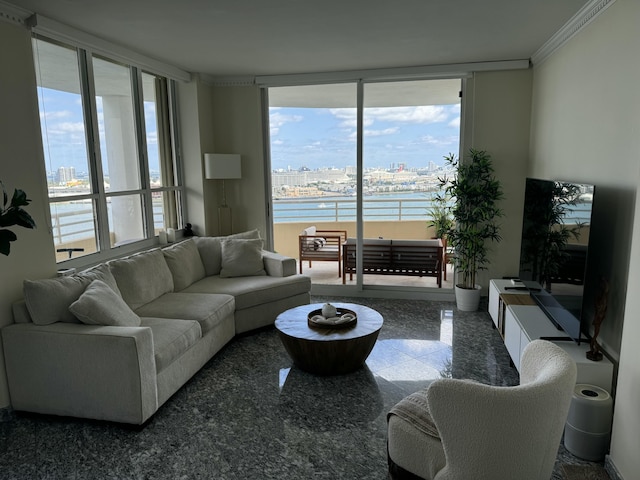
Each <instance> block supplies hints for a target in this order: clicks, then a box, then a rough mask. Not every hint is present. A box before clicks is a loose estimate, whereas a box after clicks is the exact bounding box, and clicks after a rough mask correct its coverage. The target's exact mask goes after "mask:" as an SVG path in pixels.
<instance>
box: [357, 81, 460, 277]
mask: <svg viewBox="0 0 640 480" xmlns="http://www.w3.org/2000/svg"><path fill="white" fill-rule="evenodd" d="M363 88H364V92H363V129H362V142H363V149H362V150H363V153H362V158H363V178H362V191H363V195H364V201H363V212H362V218H363V222H364V235H363V237H364V241H363V247H362V248H363V260H362V262H363V266H364V268H365V269H367V270H370V271H371V272H372V273H371V274H366V275H364V276H363V282H364V284H375V285H401V286H403V287H424V288H441V287H442V285H443V284H442V280H443V277H444V271H443V267H444V266H445V265H444V264H443V261H442V258H443V256H440V255H438V256H440V258H441V259H440V260H439V261H438V259H437V258H433V251H434V250H433V249H432V248H431V247H433V246H436V244H437V243H438V242H433V241H431V240H430V239H431V238H434V237H435V232H434V229H433V228H432V227H430V225H429V224H430V220H431V208H432V204H433V200H434V198H435V195H436V194H437V193H438V191H439V181H438V178H439V177H441V176H442V175H443V173H444V172H443V163H444V162H443V157H444V156H445V155H447V154H448V153H450V152H453V153H456V154H457V153H458V150H459V144H460V90H461V81H460V79H454V80H419V81H402V82H380V83H365V84H364V86H363ZM435 251H436V252H439V251H440V250H437V249H436V250H435ZM376 271H379V272H380V273H381V275H377V274H376V273H375V272H376ZM449 278H450V277H449V276H447V280H449ZM447 284H448V282H445V283H444V286H445V288H446V287H447Z"/></svg>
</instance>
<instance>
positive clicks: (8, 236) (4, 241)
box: [0, 229, 18, 255]
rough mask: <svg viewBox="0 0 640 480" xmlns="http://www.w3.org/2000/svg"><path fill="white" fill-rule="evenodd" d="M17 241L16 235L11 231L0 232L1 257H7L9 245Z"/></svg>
mask: <svg viewBox="0 0 640 480" xmlns="http://www.w3.org/2000/svg"><path fill="white" fill-rule="evenodd" d="M17 239H18V237H16V234H15V233H13V232H12V231H11V230H4V229H3V230H0V253H1V254H2V255H9V253H10V251H11V243H10V242H15V241H16V240H17Z"/></svg>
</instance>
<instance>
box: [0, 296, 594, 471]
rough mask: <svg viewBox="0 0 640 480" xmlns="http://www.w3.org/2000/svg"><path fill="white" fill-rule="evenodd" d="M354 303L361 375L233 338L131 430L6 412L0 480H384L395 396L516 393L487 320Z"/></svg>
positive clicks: (448, 309)
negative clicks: (296, 363)
mask: <svg viewBox="0 0 640 480" xmlns="http://www.w3.org/2000/svg"><path fill="white" fill-rule="evenodd" d="M326 300H328V299H326V298H321V297H314V298H313V301H314V302H324V301H326ZM332 300H334V301H349V300H348V299H337V298H334V299H332ZM354 302H356V303H361V304H365V305H368V306H370V307H372V308H374V309H376V310H378V311H379V312H380V313H382V315H383V317H384V319H385V323H384V326H383V327H382V330H381V332H380V336H379V338H378V341H377V343H376V345H375V347H374V349H373V351H372V353H371V355H370V356H369V359H368V360H367V365H366V367H365V368H362V369H360V370H358V371H356V372H354V373H352V374H348V375H341V376H333V377H317V376H313V375H311V374H307V373H305V372H303V371H300V370H298V369H297V368H296V367H293V366H292V364H291V361H290V359H289V357H288V356H287V353H286V352H285V351H284V349H283V347H282V345H281V343H280V340H279V339H278V337H277V334H276V331H275V329H274V328H267V329H264V330H260V331H257V332H254V333H251V334H248V335H244V336H240V337H237V338H236V339H234V340H233V341H231V342H230V343H229V344H228V345H227V346H226V347H225V348H224V349H223V350H222V351H221V352H220V353H219V354H218V355H216V356H215V357H214V358H213V359H212V360H211V361H210V362H209V363H208V364H207V365H206V366H205V367H204V368H203V369H202V370H201V371H200V372H199V373H198V374H196V375H195V376H194V377H193V379H192V380H191V381H190V382H188V383H187V384H186V385H185V386H184V387H183V388H182V389H181V390H180V391H178V392H177V393H176V394H175V395H174V396H173V397H172V398H171V399H169V401H168V402H167V403H166V404H165V405H164V406H163V407H162V408H161V409H160V410H159V411H158V412H157V413H156V414H155V415H154V416H153V417H152V419H151V420H150V421H149V422H148V423H147V424H146V425H144V426H143V427H140V428H132V427H129V426H125V425H119V424H112V423H104V422H94V421H87V420H79V419H71V418H59V417H48V416H40V415H31V414H19V413H15V412H5V413H4V415H0V478H2V479H219V480H225V479H249V478H253V479H272V478H273V479H276V478H277V479H285V480H286V479H291V480H301V479H325V478H326V479H368V480H375V479H386V478H387V459H386V417H385V416H386V413H387V411H388V410H389V409H390V408H391V407H392V406H393V405H394V404H395V403H396V402H398V401H399V400H400V399H402V398H403V397H404V396H406V395H407V394H409V393H412V392H414V391H416V390H418V389H420V388H423V387H424V386H426V385H428V383H429V382H430V381H431V380H432V379H434V378H439V377H441V376H451V377H454V378H472V379H474V380H477V381H480V382H485V383H491V384H494V385H505V386H507V385H514V384H517V383H518V374H517V372H516V371H515V369H514V368H512V367H511V366H510V364H509V357H508V354H507V351H506V350H505V348H504V345H503V344H502V341H501V339H500V337H499V335H498V333H497V332H496V330H494V329H492V328H491V320H490V318H489V316H488V314H487V313H486V311H485V312H478V313H467V312H459V311H457V310H456V308H455V305H454V304H453V303H447V302H430V301H418V300H401V301H400V300H382V299H363V298H360V299H358V300H357V301H356V300H354ZM563 464H587V462H583V461H580V460H578V459H576V458H575V457H573V456H571V455H570V454H568V453H567V452H566V450H564V448H563V447H561V448H560V452H559V455H558V462H557V465H556V469H555V470H554V475H553V479H557V480H559V479H562V474H561V473H560V472H561V467H562V465H563Z"/></svg>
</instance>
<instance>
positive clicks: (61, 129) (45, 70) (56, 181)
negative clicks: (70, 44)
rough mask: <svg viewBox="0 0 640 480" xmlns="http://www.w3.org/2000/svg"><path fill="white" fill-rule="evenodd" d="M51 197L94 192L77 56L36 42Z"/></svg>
mask: <svg viewBox="0 0 640 480" xmlns="http://www.w3.org/2000/svg"><path fill="white" fill-rule="evenodd" d="M33 47H34V52H35V68H36V80H37V86H38V103H39V109H40V124H41V132H42V144H43V147H44V158H45V165H46V170H47V183H48V187H49V197H50V198H53V197H59V196H68V195H78V194H87V193H91V186H90V185H91V182H90V176H89V175H90V169H89V161H88V156H87V142H86V134H85V133H86V132H85V124H84V113H83V106H82V96H81V89H80V72H79V67H78V53H77V51H76V50H75V49H73V48H67V47H62V46H60V45H57V44H53V43H50V42H45V41H43V40H40V39H34V40H33Z"/></svg>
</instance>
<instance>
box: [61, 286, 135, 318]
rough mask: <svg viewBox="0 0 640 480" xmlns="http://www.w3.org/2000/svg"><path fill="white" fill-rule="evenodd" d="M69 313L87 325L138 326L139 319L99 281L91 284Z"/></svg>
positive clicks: (111, 290)
mask: <svg viewBox="0 0 640 480" xmlns="http://www.w3.org/2000/svg"><path fill="white" fill-rule="evenodd" d="M69 311H70V312H71V313H73V314H74V315H75V316H76V317H77V318H78V319H79V320H80V321H81V322H82V323H86V324H88V325H112V326H118V327H139V326H140V317H138V316H137V315H136V314H135V313H133V311H132V310H131V309H130V308H129V306H128V305H127V304H126V303H125V301H124V300H123V299H122V297H121V296H120V295H118V294H117V293H116V292H114V291H113V289H112V288H111V287H109V285H107V284H106V283H104V282H103V281H101V280H94V281H93V282H91V283H90V284H89V286H88V287H87V288H86V290H85V291H84V293H83V294H82V295H80V298H78V300H76V301H75V302H73V303H72V304H71V305H70V306H69Z"/></svg>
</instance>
